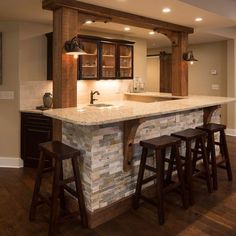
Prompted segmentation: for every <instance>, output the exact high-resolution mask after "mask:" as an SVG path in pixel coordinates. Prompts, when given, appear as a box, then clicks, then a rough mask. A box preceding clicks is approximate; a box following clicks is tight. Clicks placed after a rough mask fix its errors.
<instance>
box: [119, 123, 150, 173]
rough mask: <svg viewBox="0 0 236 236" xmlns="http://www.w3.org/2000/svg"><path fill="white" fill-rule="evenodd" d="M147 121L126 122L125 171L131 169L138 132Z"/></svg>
mask: <svg viewBox="0 0 236 236" xmlns="http://www.w3.org/2000/svg"><path fill="white" fill-rule="evenodd" d="M145 120H146V119H144V118H142V119H135V120H128V121H124V141H123V143H124V147H123V150H124V171H128V170H130V169H131V163H132V159H133V151H134V150H133V148H134V147H133V144H134V138H135V134H136V131H137V129H138V127H139V125H140V124H142V123H143V122H144V121H145Z"/></svg>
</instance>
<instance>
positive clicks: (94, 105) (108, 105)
mask: <svg viewBox="0 0 236 236" xmlns="http://www.w3.org/2000/svg"><path fill="white" fill-rule="evenodd" d="M88 106H91V107H111V106H113V105H112V104H105V103H99V104H89V105H88Z"/></svg>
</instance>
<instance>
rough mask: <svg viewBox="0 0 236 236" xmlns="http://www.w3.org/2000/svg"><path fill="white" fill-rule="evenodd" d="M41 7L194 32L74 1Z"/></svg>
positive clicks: (55, 0)
mask: <svg viewBox="0 0 236 236" xmlns="http://www.w3.org/2000/svg"><path fill="white" fill-rule="evenodd" d="M42 5H43V9H47V10H55V9H56V8H59V7H67V8H73V9H76V10H77V11H79V12H80V13H84V14H88V15H92V16H97V17H99V16H100V17H106V18H109V19H111V21H112V22H114V23H120V24H128V25H132V26H135V27H141V28H146V29H153V30H170V31H177V32H185V33H189V34H190V33H193V32H194V30H193V28H190V27H186V26H182V25H178V24H173V23H169V22H165V21H161V20H157V19H152V18H149V17H144V16H139V15H136V14H132V13H127V12H123V11H118V10H114V9H111V8H106V7H101V6H97V5H93V4H89V3H84V2H79V1H76V0H43V2H42Z"/></svg>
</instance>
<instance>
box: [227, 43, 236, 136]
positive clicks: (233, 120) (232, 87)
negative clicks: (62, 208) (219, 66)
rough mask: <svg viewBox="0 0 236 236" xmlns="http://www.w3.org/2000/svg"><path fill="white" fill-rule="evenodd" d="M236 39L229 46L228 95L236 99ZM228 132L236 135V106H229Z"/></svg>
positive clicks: (231, 104) (233, 104) (232, 104)
mask: <svg viewBox="0 0 236 236" xmlns="http://www.w3.org/2000/svg"><path fill="white" fill-rule="evenodd" d="M235 40H236V39H232V40H228V44H227V46H228V47H227V75H228V83H227V95H228V96H229V97H236V67H235V63H232V62H235V61H236V46H235V42H236V41H235ZM227 126H228V127H227V130H228V133H229V134H232V135H236V104H235V103H230V104H228V105H227Z"/></svg>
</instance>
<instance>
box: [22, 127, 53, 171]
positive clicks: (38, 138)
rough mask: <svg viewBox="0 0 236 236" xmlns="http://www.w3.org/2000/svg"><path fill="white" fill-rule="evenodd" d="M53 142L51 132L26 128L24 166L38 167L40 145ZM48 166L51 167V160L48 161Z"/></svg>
mask: <svg viewBox="0 0 236 236" xmlns="http://www.w3.org/2000/svg"><path fill="white" fill-rule="evenodd" d="M50 140H51V131H50V130H48V129H45V130H43V129H37V128H35V127H31V126H25V127H24V140H23V143H24V146H23V147H22V148H23V153H24V166H30V167H37V165H38V159H39V148H38V144H39V143H43V142H47V141H50ZM45 164H46V166H50V165H51V163H50V161H49V160H46V163H45Z"/></svg>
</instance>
